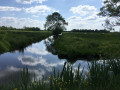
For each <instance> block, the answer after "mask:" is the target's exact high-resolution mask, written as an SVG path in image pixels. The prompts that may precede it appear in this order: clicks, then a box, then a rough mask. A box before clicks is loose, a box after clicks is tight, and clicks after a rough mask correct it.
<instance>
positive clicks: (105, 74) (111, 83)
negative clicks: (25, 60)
mask: <svg viewBox="0 0 120 90" xmlns="http://www.w3.org/2000/svg"><path fill="white" fill-rule="evenodd" d="M119 67H120V60H114V61H113V60H112V61H111V60H110V61H107V62H106V61H103V63H102V64H101V63H98V62H96V61H93V62H92V63H91V64H89V68H88V71H87V72H84V68H83V69H82V70H81V67H80V65H79V66H78V68H77V69H73V68H72V65H70V64H67V65H66V64H65V65H64V66H63V70H62V72H59V71H58V72H55V71H56V70H55V68H54V70H53V74H51V76H49V77H48V82H46V81H44V80H39V81H36V80H35V79H34V81H33V82H32V81H31V79H30V74H29V70H28V68H27V67H26V68H24V69H23V70H22V73H21V79H20V80H19V81H18V82H17V83H16V82H12V83H10V84H9V85H7V84H6V85H5V86H2V85H1V87H0V90H120V81H119V80H120V68H119ZM8 88H9V89H8Z"/></svg>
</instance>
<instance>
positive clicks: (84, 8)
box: [70, 5, 97, 16]
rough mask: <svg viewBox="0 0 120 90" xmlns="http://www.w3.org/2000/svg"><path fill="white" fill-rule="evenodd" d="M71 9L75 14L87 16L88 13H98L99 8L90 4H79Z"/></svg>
mask: <svg viewBox="0 0 120 90" xmlns="http://www.w3.org/2000/svg"><path fill="white" fill-rule="evenodd" d="M70 11H72V12H73V14H79V15H80V16H85V15H88V14H94V13H96V11H97V9H96V8H95V7H94V6H90V5H79V6H77V7H72V8H71V9H70Z"/></svg>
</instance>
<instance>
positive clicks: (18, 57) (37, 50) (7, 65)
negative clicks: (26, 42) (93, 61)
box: [0, 40, 88, 81]
mask: <svg viewBox="0 0 120 90" xmlns="http://www.w3.org/2000/svg"><path fill="white" fill-rule="evenodd" d="M65 61H67V60H65V59H59V58H58V57H57V55H53V54H52V53H50V52H48V51H47V49H46V45H45V43H44V40H43V41H41V42H39V43H35V44H32V45H31V46H28V47H27V48H26V49H25V50H24V52H23V53H20V52H19V51H15V52H13V53H10V52H8V53H5V54H2V55H0V81H1V80H4V78H7V77H8V78H9V77H10V76H12V75H17V74H19V73H18V72H19V71H20V69H22V68H23V67H24V66H28V68H29V71H30V72H31V73H35V75H36V78H37V79H41V78H42V76H48V75H50V74H51V72H52V69H53V67H55V68H56V69H59V70H60V71H61V70H62V68H63V65H64V62H65ZM79 63H80V64H81V70H82V68H83V67H84V70H85V71H86V70H87V69H88V67H87V65H88V62H87V61H82V60H78V61H76V62H75V63H74V64H73V67H74V68H77V66H78V65H79Z"/></svg>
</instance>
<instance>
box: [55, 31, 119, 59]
mask: <svg viewBox="0 0 120 90" xmlns="http://www.w3.org/2000/svg"><path fill="white" fill-rule="evenodd" d="M53 47H54V48H55V50H56V53H57V54H58V56H59V57H60V58H67V59H71V60H74V59H87V60H93V59H108V58H114V57H115V58H116V57H117V58H118V57H119V56H120V54H119V53H120V33H63V35H62V36H60V37H59V38H58V39H55V42H54V44H53Z"/></svg>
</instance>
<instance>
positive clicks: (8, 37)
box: [0, 30, 52, 53]
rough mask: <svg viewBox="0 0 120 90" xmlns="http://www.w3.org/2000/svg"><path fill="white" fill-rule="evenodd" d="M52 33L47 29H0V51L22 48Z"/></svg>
mask: <svg viewBox="0 0 120 90" xmlns="http://www.w3.org/2000/svg"><path fill="white" fill-rule="evenodd" d="M50 35H52V33H51V32H48V31H12V30H11V31H9V30H8V31H0V53H4V52H8V51H14V50H21V51H22V50H23V49H24V48H25V47H26V46H28V45H30V44H32V43H35V42H39V41H41V40H43V39H45V38H47V37H49V36H50Z"/></svg>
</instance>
